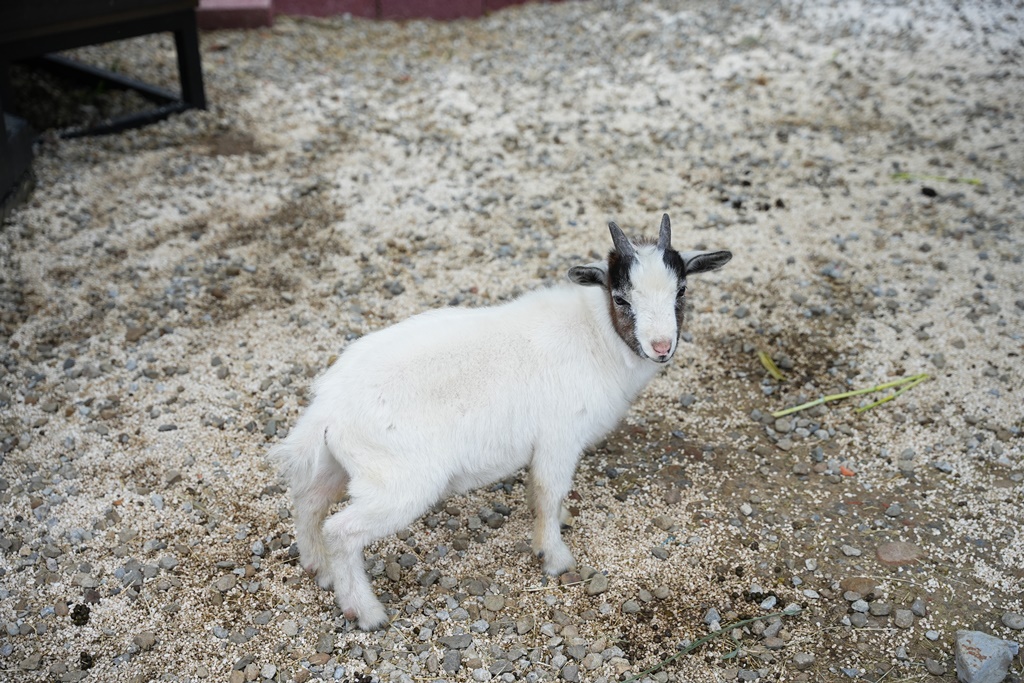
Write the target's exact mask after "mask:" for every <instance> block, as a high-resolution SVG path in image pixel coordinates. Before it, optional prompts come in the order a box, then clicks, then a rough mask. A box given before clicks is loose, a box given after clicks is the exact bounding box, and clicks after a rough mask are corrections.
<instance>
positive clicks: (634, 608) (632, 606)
mask: <svg viewBox="0 0 1024 683" xmlns="http://www.w3.org/2000/svg"><path fill="white" fill-rule="evenodd" d="M622 611H623V612H624V613H625V614H636V613H637V612H639V611H640V604H639V603H638V602H637V601H636V600H626V602H624V603H622Z"/></svg>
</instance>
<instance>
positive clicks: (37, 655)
mask: <svg viewBox="0 0 1024 683" xmlns="http://www.w3.org/2000/svg"><path fill="white" fill-rule="evenodd" d="M42 661H43V655H42V653H41V652H33V653H32V654H30V655H29V656H28V657H25V659H23V660H21V661H20V662H19V663H18V668H19V669H21V670H22V671H35V670H36V669H38V668H39V665H40V664H41V663H42Z"/></svg>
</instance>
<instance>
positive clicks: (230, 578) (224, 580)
mask: <svg viewBox="0 0 1024 683" xmlns="http://www.w3.org/2000/svg"><path fill="white" fill-rule="evenodd" d="M236 583H238V577H237V576H235V575H234V574H225V575H224V576H222V577H220V578H219V579H217V580H216V581H214V582H213V587H214V588H216V589H217V590H219V591H220V592H221V593H227V592H228V591H229V590H231V589H232V588H234V587H235V584H236Z"/></svg>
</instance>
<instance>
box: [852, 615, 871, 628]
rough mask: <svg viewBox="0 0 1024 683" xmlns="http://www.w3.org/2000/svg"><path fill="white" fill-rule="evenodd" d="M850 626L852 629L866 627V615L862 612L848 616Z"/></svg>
mask: <svg viewBox="0 0 1024 683" xmlns="http://www.w3.org/2000/svg"><path fill="white" fill-rule="evenodd" d="M850 625H851V626H853V627H854V628H864V627H865V626H867V625H868V615H866V614H864V613H862V612H854V613H853V614H851V615H850Z"/></svg>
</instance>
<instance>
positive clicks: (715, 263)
mask: <svg viewBox="0 0 1024 683" xmlns="http://www.w3.org/2000/svg"><path fill="white" fill-rule="evenodd" d="M679 256H680V258H682V259H683V265H684V266H685V268H686V274H687V275H690V274H692V273H706V272H708V271H711V270H718V269H719V268H721V267H722V266H724V265H725V264H726V263H728V262H729V260H730V259H731V258H732V252H731V251H684V252H683V253H681V254H679Z"/></svg>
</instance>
